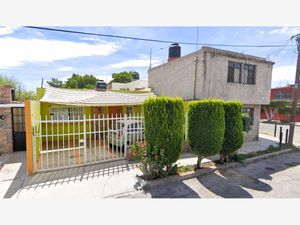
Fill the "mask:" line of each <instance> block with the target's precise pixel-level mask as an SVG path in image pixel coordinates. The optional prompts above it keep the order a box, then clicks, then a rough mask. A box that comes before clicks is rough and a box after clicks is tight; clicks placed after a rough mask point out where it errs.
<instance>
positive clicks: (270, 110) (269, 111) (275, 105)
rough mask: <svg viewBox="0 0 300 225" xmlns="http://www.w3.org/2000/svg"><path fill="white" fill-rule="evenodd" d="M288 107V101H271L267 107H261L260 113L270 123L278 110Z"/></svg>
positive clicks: (289, 103)
mask: <svg viewBox="0 0 300 225" xmlns="http://www.w3.org/2000/svg"><path fill="white" fill-rule="evenodd" d="M290 105H291V102H289V101H271V102H270V104H269V105H263V106H262V111H263V112H264V113H265V115H266V116H267V119H268V121H272V119H273V116H274V115H275V114H276V113H277V112H278V110H279V109H280V108H285V107H287V106H290Z"/></svg>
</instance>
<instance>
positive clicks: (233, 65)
mask: <svg viewBox="0 0 300 225" xmlns="http://www.w3.org/2000/svg"><path fill="white" fill-rule="evenodd" d="M255 73H256V66H255V65H251V64H244V63H238V62H230V61H229V62H228V76H227V82H230V83H241V84H255Z"/></svg>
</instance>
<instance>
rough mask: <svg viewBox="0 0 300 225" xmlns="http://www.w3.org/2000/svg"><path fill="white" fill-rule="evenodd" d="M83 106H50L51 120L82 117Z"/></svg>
mask: <svg viewBox="0 0 300 225" xmlns="http://www.w3.org/2000/svg"><path fill="white" fill-rule="evenodd" d="M83 114H84V108H83V107H78V106H50V118H51V119H52V120H63V119H64V120H67V119H70V120H72V119H80V118H83Z"/></svg>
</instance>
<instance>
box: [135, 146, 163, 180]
mask: <svg viewBox="0 0 300 225" xmlns="http://www.w3.org/2000/svg"><path fill="white" fill-rule="evenodd" d="M131 148H132V150H133V154H134V157H135V159H136V160H137V161H139V162H140V163H141V171H142V172H143V175H144V176H145V178H146V179H154V178H157V177H164V176H166V175H167V172H166V170H165V163H166V159H165V154H164V153H165V152H164V150H163V149H159V148H158V147H157V146H150V145H149V144H144V143H139V142H136V143H134V144H133V145H132V146H131Z"/></svg>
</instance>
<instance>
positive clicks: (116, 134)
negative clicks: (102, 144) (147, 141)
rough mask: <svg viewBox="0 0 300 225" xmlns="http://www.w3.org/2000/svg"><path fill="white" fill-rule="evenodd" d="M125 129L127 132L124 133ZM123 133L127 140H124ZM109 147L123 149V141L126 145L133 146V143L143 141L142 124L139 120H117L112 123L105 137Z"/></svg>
mask: <svg viewBox="0 0 300 225" xmlns="http://www.w3.org/2000/svg"><path fill="white" fill-rule="evenodd" d="M126 129H127V131H126ZM125 133H126V134H127V138H126V140H125ZM107 139H108V143H109V144H110V145H113V146H116V147H121V148H123V147H124V145H125V141H127V145H131V144H133V143H134V142H135V141H143V140H144V123H143V122H142V121H140V120H126V121H124V120H118V121H114V123H113V126H112V129H110V130H109V134H108V135H107Z"/></svg>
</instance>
